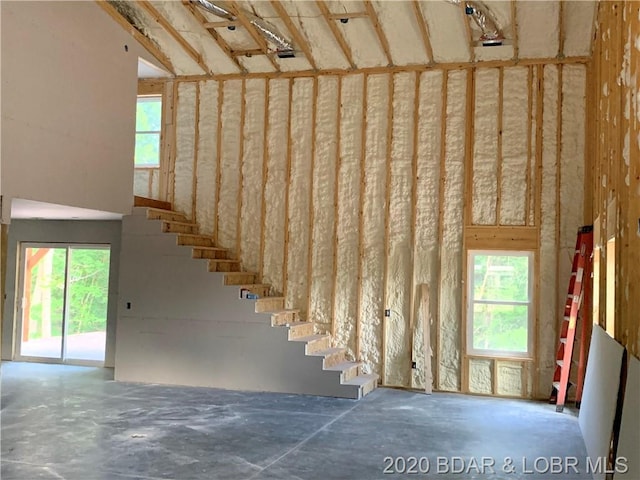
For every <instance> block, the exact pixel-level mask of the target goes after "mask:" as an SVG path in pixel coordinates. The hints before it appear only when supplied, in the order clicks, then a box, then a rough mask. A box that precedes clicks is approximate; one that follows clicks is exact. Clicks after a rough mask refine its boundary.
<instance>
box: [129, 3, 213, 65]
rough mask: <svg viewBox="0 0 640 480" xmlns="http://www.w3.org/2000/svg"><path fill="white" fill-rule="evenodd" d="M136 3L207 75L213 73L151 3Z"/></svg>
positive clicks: (198, 54)
mask: <svg viewBox="0 0 640 480" xmlns="http://www.w3.org/2000/svg"><path fill="white" fill-rule="evenodd" d="M136 5H139V6H140V7H141V8H142V9H143V10H144V11H146V12H147V13H148V14H149V15H151V17H153V19H154V20H155V21H156V22H158V24H160V26H162V28H164V29H165V30H166V31H167V33H168V34H169V35H171V37H173V39H174V40H175V41H176V42H178V44H179V45H180V46H181V47H182V49H183V50H184V51H185V52H186V53H187V55H189V57H191V59H192V60H193V61H194V62H196V63H197V64H198V65H199V66H200V68H201V69H202V70H203V71H204V72H205V73H206V74H208V75H213V71H212V70H211V69H210V68H209V66H208V65H207V64H206V62H205V61H204V59H203V58H202V55H201V54H200V52H198V51H197V50H196V49H195V48H193V46H192V45H191V44H190V43H189V42H187V41H186V40H185V38H184V37H183V36H182V35H181V34H180V32H178V31H177V30H176V29H175V28H174V26H173V25H171V23H169V21H168V20H167V19H166V18H164V17H163V16H162V15H161V14H160V12H159V11H158V10H156V8H155V7H154V6H153V5H151V3H150V2H149V0H140V1H139V2H137V4H136Z"/></svg>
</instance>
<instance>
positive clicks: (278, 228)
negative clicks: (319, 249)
mask: <svg viewBox="0 0 640 480" xmlns="http://www.w3.org/2000/svg"><path fill="white" fill-rule="evenodd" d="M288 118H289V80H269V115H268V119H267V123H268V126H267V144H266V146H265V148H266V149H267V153H266V159H265V161H266V162H267V179H266V184H265V191H264V202H265V217H264V225H263V229H264V233H263V235H264V239H263V243H264V245H263V250H262V253H263V261H262V268H263V281H264V282H265V283H268V284H270V285H271V288H272V291H273V292H272V293H275V292H282V291H283V287H284V285H283V281H284V274H283V266H282V264H283V261H282V260H283V258H284V253H285V252H284V236H285V231H284V225H285V205H284V204H285V202H284V195H283V192H284V191H285V183H286V181H287V139H288V129H287V122H288Z"/></svg>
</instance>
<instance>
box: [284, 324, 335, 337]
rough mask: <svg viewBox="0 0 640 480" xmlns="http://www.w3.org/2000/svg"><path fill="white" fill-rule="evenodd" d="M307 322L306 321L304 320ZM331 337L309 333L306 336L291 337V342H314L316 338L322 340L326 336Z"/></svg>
mask: <svg viewBox="0 0 640 480" xmlns="http://www.w3.org/2000/svg"><path fill="white" fill-rule="evenodd" d="M303 323H306V322H303ZM327 337H329V335H319V334H316V335H307V336H306V337H298V338H292V339H290V341H291V342H313V341H315V340H322V339H324V338H327Z"/></svg>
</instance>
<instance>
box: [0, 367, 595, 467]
mask: <svg viewBox="0 0 640 480" xmlns="http://www.w3.org/2000/svg"><path fill="white" fill-rule="evenodd" d="M111 378H113V375H112V371H111V370H108V369H97V368H87V367H70V366H60V365H44V364H27V363H11V362H9V363H3V364H2V415H1V421H2V438H1V440H2V444H1V459H2V471H1V476H2V480H10V479H16V480H18V479H19V480H27V479H28V480H31V479H58V480H60V479H67V480H76V479H77V480H103V479H104V480H107V479H108V480H130V479H145V480H149V479H178V480H198V479H206V480H212V479H222V480H233V479H255V480H258V479H261V480H264V479H278V480H286V479H304V480H312V479H322V480H326V479H348V480H359V479H363V480H370V479H378V478H439V479H440V478H442V479H447V478H450V479H465V478H491V479H506V480H510V479H516V478H523V479H533V478H539V479H543V478H545V479H549V478H559V479H587V478H591V475H588V474H587V473H585V469H586V452H585V447H584V444H583V441H582V438H581V436H580V431H579V427H578V421H577V418H576V416H575V415H574V414H572V413H571V412H569V411H567V410H565V413H563V414H559V413H556V412H555V408H554V406H551V405H548V404H546V403H537V402H527V401H516V400H506V399H495V398H484V397H472V396H465V395H454V394H434V395H431V396H425V395H422V394H416V393H410V392H406V391H399V390H391V389H378V390H376V391H374V392H373V393H372V394H370V395H368V396H367V397H365V398H364V399H363V400H361V401H359V402H356V401H353V400H345V399H334V398H322V397H310V396H300V395H283V394H271V393H245V392H234V391H225V390H215V389H204V388H178V387H168V386H160V385H141V384H124V383H116V382H114V381H112V380H111ZM386 457H389V458H390V459H386ZM409 457H416V460H411V459H410V458H409ZM437 457H441V459H440V465H439V466H438V458H437ZM454 457H458V458H457V459H456V458H454ZM482 457H488V458H487V459H485V468H484V469H483V468H482ZM506 457H510V458H511V459H513V463H512V465H513V466H514V467H515V471H514V472H513V473H505V472H504V471H503V466H504V464H505V459H506ZM552 457H559V459H560V461H562V465H561V466H560V468H562V469H563V470H567V472H563V473H561V474H557V475H552V474H550V473H549V472H550V471H551V470H550V467H547V466H545V465H547V464H548V462H551V461H552V460H551V458H552ZM420 459H422V460H421V461H420V462H419V463H416V462H417V460H420ZM462 459H464V462H465V464H464V467H463V466H462V461H463V460H462ZM574 459H575V460H574ZM427 460H429V465H427ZM474 460H475V461H476V462H477V468H475V467H474V465H475V464H474V463H473V461H474ZM574 461H575V462H577V463H578V471H579V473H575V472H574V469H573V468H570V467H569V466H568V465H570V464H572V463H573V462H574ZM492 462H495V464H494V465H491V463H492ZM523 462H526V463H525V464H523ZM567 462H568V463H567ZM509 465H511V464H507V466H509ZM411 466H413V468H412V470H413V471H415V472H416V473H415V474H408V473H406V472H405V470H406V469H408V468H409V467H411ZM385 467H389V468H387V470H388V471H390V472H396V473H384V470H385ZM427 467H428V468H427ZM452 467H455V469H454V468H452ZM461 468H463V469H466V470H467V471H468V472H467V473H456V472H457V471H459V470H460V469H461ZM427 470H428V473H427ZM483 470H484V473H479V472H482V471H483ZM507 470H508V472H510V470H509V469H508V468H507ZM398 471H400V472H399V473H398ZM438 471H439V472H440V473H438ZM403 472H404V474H403ZM419 472H423V473H419ZM494 472H495V473H494ZM528 472H531V473H528Z"/></svg>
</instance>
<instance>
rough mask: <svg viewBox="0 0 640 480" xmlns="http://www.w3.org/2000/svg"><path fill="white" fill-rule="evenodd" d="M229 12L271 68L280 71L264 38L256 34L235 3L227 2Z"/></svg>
mask: <svg viewBox="0 0 640 480" xmlns="http://www.w3.org/2000/svg"><path fill="white" fill-rule="evenodd" d="M229 10H231V13H233V15H234V16H235V17H236V18H237V19H238V21H239V22H240V24H241V25H242V26H243V27H244V28H245V29H246V30H247V32H248V33H249V35H251V38H253V40H254V41H255V42H256V44H257V45H258V47H259V48H260V50H261V52H262V54H263V55H266V56H267V58H268V59H269V61H270V62H271V65H273V68H275V69H276V72H279V71H280V65H278V62H276V61H275V59H274V58H273V55H271V54H270V53H269V45H267V41H266V40H265V38H264V37H263V36H262V35H260V34H259V33H258V30H257V29H256V28H255V27H254V26H253V24H252V23H251V22H250V21H249V19H248V18H247V16H246V15H245V13H244V10H242V8H240V7H239V6H238V3H237V2H236V1H231V2H229Z"/></svg>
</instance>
